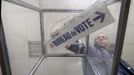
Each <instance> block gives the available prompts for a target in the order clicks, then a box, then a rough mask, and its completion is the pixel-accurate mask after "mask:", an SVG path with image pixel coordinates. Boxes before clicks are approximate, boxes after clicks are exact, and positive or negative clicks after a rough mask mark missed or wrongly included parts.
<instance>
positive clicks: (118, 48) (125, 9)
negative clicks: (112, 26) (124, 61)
mask: <svg viewBox="0 0 134 75" xmlns="http://www.w3.org/2000/svg"><path fill="white" fill-rule="evenodd" d="M130 3H131V0H121V10H120V16H119V23H118V31H117V37H116V44H115V53H114V59H113V67H112V74H111V75H117V72H118V68H119V64H120V58H121V53H122V48H123V43H124V37H125V32H126V26H127V20H128V14H129V8H130Z"/></svg>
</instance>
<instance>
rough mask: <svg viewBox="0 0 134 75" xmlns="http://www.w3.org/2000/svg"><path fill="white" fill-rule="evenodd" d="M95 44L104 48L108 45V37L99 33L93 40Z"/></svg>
mask: <svg viewBox="0 0 134 75" xmlns="http://www.w3.org/2000/svg"><path fill="white" fill-rule="evenodd" d="M95 42H96V43H97V44H98V45H99V46H101V47H106V46H107V45H108V37H106V35H105V34H103V33H101V34H99V35H98V36H97V37H96V38H95Z"/></svg>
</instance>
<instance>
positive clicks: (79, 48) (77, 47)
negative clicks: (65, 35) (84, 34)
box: [66, 43, 85, 54]
mask: <svg viewBox="0 0 134 75" xmlns="http://www.w3.org/2000/svg"><path fill="white" fill-rule="evenodd" d="M66 48H67V49H68V50H70V51H72V52H74V53H76V54H84V52H85V51H84V50H85V46H84V44H83V43H78V44H71V45H70V46H69V47H66Z"/></svg>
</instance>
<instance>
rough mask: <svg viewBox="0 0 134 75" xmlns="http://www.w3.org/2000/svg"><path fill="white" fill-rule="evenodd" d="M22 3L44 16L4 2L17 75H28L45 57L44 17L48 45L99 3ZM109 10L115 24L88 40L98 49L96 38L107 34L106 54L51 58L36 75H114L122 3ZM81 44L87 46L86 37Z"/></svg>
mask: <svg viewBox="0 0 134 75" xmlns="http://www.w3.org/2000/svg"><path fill="white" fill-rule="evenodd" d="M15 1H17V0H15ZM18 1H20V2H22V1H23V2H25V3H28V4H31V5H33V6H36V7H38V9H42V11H43V12H42V13H43V15H40V13H39V12H41V11H33V10H31V9H27V8H24V7H22V6H18V5H15V4H12V3H9V2H6V1H3V10H2V19H3V25H4V31H5V36H6V42H7V47H8V53H9V58H10V65H11V69H12V74H13V75H27V74H28V73H29V72H30V71H31V69H32V68H33V66H34V65H35V63H37V61H38V59H39V57H40V56H41V55H42V48H41V46H42V45H41V42H42V41H43V40H42V39H41V37H42V35H41V16H42V17H43V20H42V22H43V25H44V28H43V29H44V32H43V34H44V36H43V37H44V38H43V39H45V40H44V41H43V42H45V43H46V42H47V41H48V40H49V39H50V34H51V32H53V31H55V30H56V29H59V28H61V27H62V26H63V24H64V23H66V22H67V21H68V20H70V19H71V18H73V17H74V16H77V15H78V14H80V13H81V12H83V11H84V10H86V9H87V8H88V7H90V6H92V5H93V4H94V3H95V2H96V1H97V0H18ZM102 1H108V0H102ZM115 1H117V0H115ZM23 2H22V3H23ZM106 7H107V8H108V10H109V11H110V13H111V15H112V16H113V18H114V20H115V21H114V23H112V24H110V25H108V26H106V27H104V28H102V29H99V30H97V31H95V32H94V33H91V34H90V35H89V38H88V39H89V45H90V46H92V47H93V48H95V46H94V45H95V38H96V36H97V35H98V34H99V33H104V34H106V36H107V37H108V38H109V39H108V40H109V41H108V42H109V46H108V47H107V48H104V49H103V50H101V48H100V49H97V48H96V49H95V50H94V51H95V52H96V53H95V54H93V55H94V56H92V55H91V56H90V52H89V54H88V53H87V56H86V57H47V58H45V59H44V60H43V61H42V63H41V65H40V66H39V68H38V69H37V71H36V72H35V75H86V74H91V75H110V74H111V69H112V66H111V65H112V63H113V57H114V47H115V43H116V35H117V28H118V21H119V15H120V8H121V2H120V1H118V2H116V3H114V4H111V5H107V6H106ZM81 40H82V43H84V44H86V42H87V39H86V37H83V38H82V39H81ZM90 46H89V47H90ZM85 48H86V47H85ZM45 50H47V53H48V54H49V53H54V54H56V53H61V54H63V55H64V53H66V54H73V55H75V53H74V52H71V51H69V50H67V49H66V48H65V47H62V48H60V49H58V50H56V49H51V48H49V47H47V48H46V49H45ZM88 51H90V50H88ZM66 54H65V56H66ZM83 54H84V53H83ZM107 56H108V58H107ZM107 63H108V64H109V65H108V64H107ZM83 64H84V65H83ZM18 68H19V69H18ZM20 69H21V71H20ZM108 70H109V71H108Z"/></svg>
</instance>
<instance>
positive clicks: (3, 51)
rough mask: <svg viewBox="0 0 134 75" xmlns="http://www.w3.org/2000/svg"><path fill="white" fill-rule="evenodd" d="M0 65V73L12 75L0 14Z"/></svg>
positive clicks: (0, 3) (0, 4)
mask: <svg viewBox="0 0 134 75" xmlns="http://www.w3.org/2000/svg"><path fill="white" fill-rule="evenodd" d="M0 7H1V8H0V10H2V0H1V1H0ZM0 65H1V70H2V75H12V74H11V68H10V63H9V56H8V50H7V46H6V40H5V35H4V30H3V24H2V16H0Z"/></svg>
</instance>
